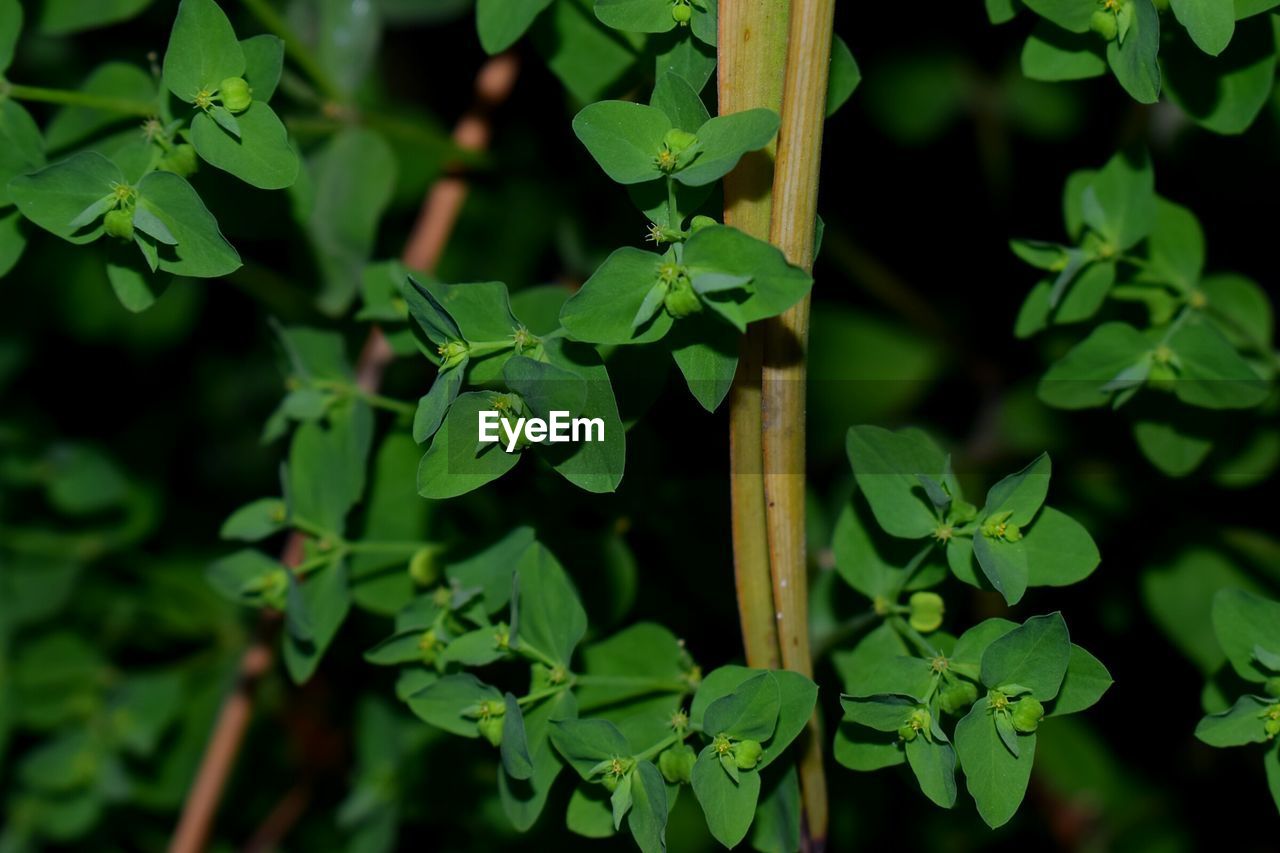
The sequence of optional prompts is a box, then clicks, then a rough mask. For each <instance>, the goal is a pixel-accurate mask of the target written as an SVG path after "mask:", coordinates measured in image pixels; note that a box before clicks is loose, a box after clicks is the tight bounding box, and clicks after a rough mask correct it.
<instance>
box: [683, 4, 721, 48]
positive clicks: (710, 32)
mask: <svg viewBox="0 0 1280 853" xmlns="http://www.w3.org/2000/svg"><path fill="white" fill-rule="evenodd" d="M689 29H690V30H691V31H692V32H693V38H694V39H697V40H698V41H700V42H702V43H703V44H706V45H710V46H712V47H714V46H715V44H716V37H717V35H718V34H719V29H720V6H719V0H697V2H695V3H694V4H693V20H692V21H691V22H690V23H689ZM692 40H693V39H690V41H692Z"/></svg>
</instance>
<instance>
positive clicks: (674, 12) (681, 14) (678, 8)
mask: <svg viewBox="0 0 1280 853" xmlns="http://www.w3.org/2000/svg"><path fill="white" fill-rule="evenodd" d="M671 17H672V18H673V19H675V22H676V23H677V24H679V25H680V26H682V27H687V26H689V20H690V19H691V18H692V17H693V8H692V7H690V6H687V5H685V4H684V3H676V5H674V6H672V7H671Z"/></svg>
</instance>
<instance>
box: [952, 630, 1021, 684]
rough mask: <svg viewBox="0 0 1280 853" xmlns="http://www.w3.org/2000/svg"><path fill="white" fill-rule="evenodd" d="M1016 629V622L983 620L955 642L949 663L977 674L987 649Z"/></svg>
mask: <svg viewBox="0 0 1280 853" xmlns="http://www.w3.org/2000/svg"><path fill="white" fill-rule="evenodd" d="M1017 627H1018V625H1017V623H1016V622H1010V621H1009V620H1008V619H984V620H983V621H981V622H979V623H978V624H977V625H974V626H973V627H972V628H970V629H969V630H968V631H965V632H964V633H963V634H961V635H960V638H959V639H957V640H956V645H955V648H954V649H952V650H951V662H952V663H953V664H957V665H959V666H962V667H966V668H969V669H971V670H972V671H973V672H975V673H977V672H979V671H980V670H981V667H982V656H983V655H984V654H986V651H987V648H988V647H989V646H990V645H991V644H992V643H994V642H995V641H996V640H998V639H1000V638H1001V637H1003V636H1004V635H1005V634H1008V633H1009V632H1010V631H1012V630H1013V629H1015V628H1017Z"/></svg>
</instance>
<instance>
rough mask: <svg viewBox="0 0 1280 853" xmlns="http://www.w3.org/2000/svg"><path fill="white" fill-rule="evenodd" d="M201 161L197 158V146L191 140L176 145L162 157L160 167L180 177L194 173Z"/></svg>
mask: <svg viewBox="0 0 1280 853" xmlns="http://www.w3.org/2000/svg"><path fill="white" fill-rule="evenodd" d="M198 165H199V161H198V160H197V159H196V147H195V146H194V145H192V144H191V143H189V142H184V143H182V144H181V145H175V146H173V147H172V148H170V149H169V150H168V151H167V152H166V153H165V155H164V156H163V157H161V158H160V163H159V164H158V167H159V168H160V169H161V171H165V172H173V173H174V174H175V175H178V176H180V177H183V178H185V177H187V176H188V175H191V174H194V173H195V171H196V168H197V166H198Z"/></svg>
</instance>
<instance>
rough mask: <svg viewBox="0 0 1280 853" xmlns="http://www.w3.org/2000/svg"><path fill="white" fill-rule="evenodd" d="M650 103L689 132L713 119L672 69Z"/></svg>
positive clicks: (677, 125) (686, 82)
mask: <svg viewBox="0 0 1280 853" xmlns="http://www.w3.org/2000/svg"><path fill="white" fill-rule="evenodd" d="M661 5H666V3H665V0H662V2H661ZM597 8H598V7H597ZM668 9H669V7H668ZM668 17H670V16H669V15H668ZM649 105H650V106H652V107H657V108H658V109H660V110H662V112H663V114H664V115H666V117H667V119H668V120H669V121H670V122H671V126H672V127H674V128H678V129H679V130H685V131H688V132H689V133H696V132H697V131H698V128H700V127H702V126H703V125H704V124H706V123H707V122H708V121H709V120H710V119H711V115H710V113H708V112H707V106H706V104H704V103H703V102H702V98H701V97H700V96H699V95H698V93H697V92H695V91H694V89H693V86H691V85H689V82H688V81H687V80H685V79H684V78H683V77H681V76H680V75H679V74H676V73H674V72H671V71H668V72H667V73H665V74H663V75H662V76H661V77H659V78H658V82H657V84H655V85H654V87H653V95H651V96H650V98H649ZM664 195H665V190H664Z"/></svg>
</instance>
